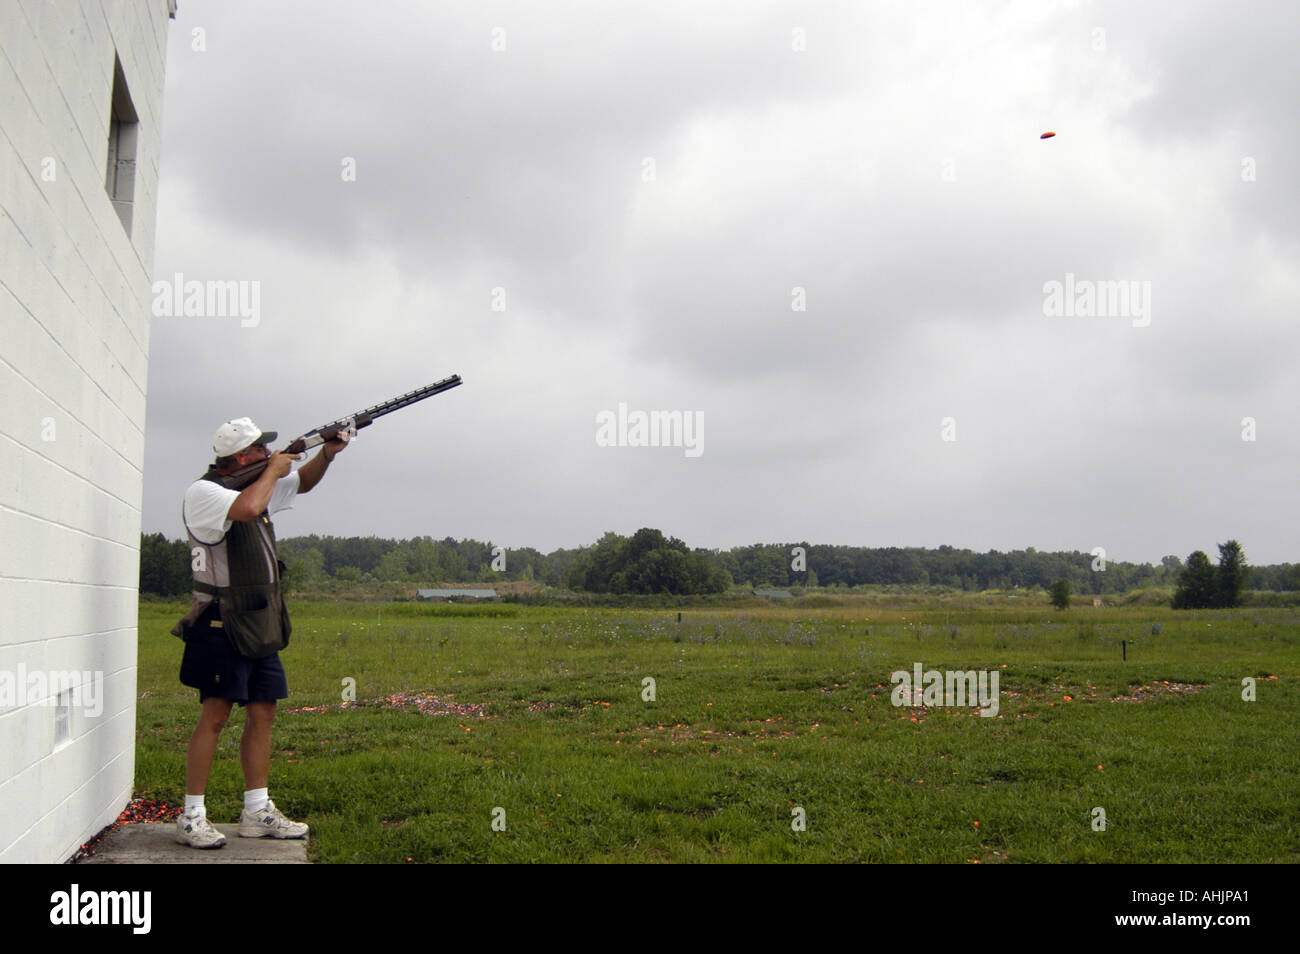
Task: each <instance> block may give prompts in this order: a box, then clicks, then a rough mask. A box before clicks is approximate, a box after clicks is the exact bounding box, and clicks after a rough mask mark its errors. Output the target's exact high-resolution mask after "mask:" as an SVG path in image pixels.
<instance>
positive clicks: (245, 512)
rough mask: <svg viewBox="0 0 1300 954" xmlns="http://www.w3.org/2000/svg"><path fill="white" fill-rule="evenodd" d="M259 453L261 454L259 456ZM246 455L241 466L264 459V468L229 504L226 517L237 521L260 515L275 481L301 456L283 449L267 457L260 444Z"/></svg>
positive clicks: (268, 502)
mask: <svg viewBox="0 0 1300 954" xmlns="http://www.w3.org/2000/svg"><path fill="white" fill-rule="evenodd" d="M259 453H260V455H261V456H259ZM246 456H247V458H248V459H247V460H243V461H242V463H240V466H241V467H243V466H247V465H248V464H255V463H257V461H259V460H265V461H266V470H264V471H262V473H261V474H259V475H258V477H257V480H255V481H253V482H252V483H251V484H249V485H248V486H247V487H245V488H244V490H243V491H242V492H241V493H240V495H239V497H238V498H236V500H235V502H234V503H232V504H231V505H230V510H229V512H228V513H227V514H226V519H227V520H234V521H237V522H239V523H246V522H247V521H249V520H256V519H257V518H258V517H260V516H261V515H262V511H264V510H265V509H266V508H267V506H268V505H270V503H271V494H272V493H273V492H274V491H275V482H276V481H277V480H279V479H280V478H281V477H284V476H286V475H287V474H288V473H289V470H290V467H291V465H292V464H293V462H294V461H295V460H298V459H299V458H300V457H301V455H299V454H286V453H285V452H284V451H276V452H275V453H274V454H271V455H270V456H269V457H267V456H266V448H265V447H262V446H261V445H260V444H259V445H258V446H257V447H255V448H252V449H250V450H249V452H248V454H247V455H246Z"/></svg>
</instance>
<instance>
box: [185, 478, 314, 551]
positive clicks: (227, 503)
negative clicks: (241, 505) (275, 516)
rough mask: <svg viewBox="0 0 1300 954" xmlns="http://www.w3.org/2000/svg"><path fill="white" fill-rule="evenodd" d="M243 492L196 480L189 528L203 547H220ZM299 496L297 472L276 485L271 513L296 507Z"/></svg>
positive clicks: (189, 495) (189, 494)
mask: <svg viewBox="0 0 1300 954" xmlns="http://www.w3.org/2000/svg"><path fill="white" fill-rule="evenodd" d="M239 494H240V491H238V490H230V489H228V488H226V487H223V486H221V485H220V484H218V483H216V482H215V481H211V480H196V481H194V483H192V484H190V487H189V489H188V490H186V491H185V506H184V514H185V525H186V526H187V527H189V529H190V532H191V533H193V534H194V538H195V539H196V540H198V541H199V542H200V543H209V544H212V543H220V542H221V538H222V537H223V536H225V535H226V531H227V530H229V529H230V526H231V524H232V523H233V521H231V520H229V519H227V514H229V513H230V508H231V506H232V505H233V504H234V503H235V501H236V500H237V499H238V498H239ZM297 496H298V472H297V471H296V470H295V471H293V472H292V473H291V474H288V475H287V476H284V477H281V478H280V479H279V480H277V481H276V482H275V489H274V490H272V491H271V502H270V503H269V504H267V506H266V509H267V512H268V513H278V512H279V511H281V510H289V509H291V508H292V507H293V499H294V498H295V497H297Z"/></svg>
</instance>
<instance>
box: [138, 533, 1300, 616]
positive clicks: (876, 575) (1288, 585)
mask: <svg viewBox="0 0 1300 954" xmlns="http://www.w3.org/2000/svg"><path fill="white" fill-rule="evenodd" d="M1230 542H1235V541H1230ZM279 546H280V557H281V559H282V560H284V562H285V564H286V565H287V567H288V570H287V572H286V576H285V580H286V583H287V584H288V585H290V586H306V585H313V584H320V583H325V582H329V581H338V582H340V583H374V582H397V583H410V584H418V585H422V586H431V585H433V584H434V583H438V582H445V583H453V582H454V583H464V582H483V583H492V582H500V581H503V580H535V581H537V582H540V583H543V584H545V585H547V586H551V587H554V588H556V589H571V590H580V591H587V592H597V593H655V592H665V591H667V592H674V593H711V592H720V590H719V587H721V588H722V589H726V588H728V587H729V586H731V585H733V584H738V585H741V586H746V587H768V586H775V587H790V586H805V585H807V586H845V587H848V586H860V585H864V584H904V585H932V586H945V587H950V588H952V589H961V590H968V591H979V590H989V589H1020V588H1023V589H1032V588H1034V587H1043V588H1044V589H1046V588H1047V587H1050V586H1051V584H1052V583H1053V582H1055V581H1056V580H1060V579H1064V580H1067V581H1068V582H1069V584H1070V587H1071V590H1072V591H1073V592H1075V593H1081V594H1094V595H1100V594H1102V593H1126V592H1129V591H1131V590H1134V589H1141V588H1144V587H1175V586H1178V585H1179V583H1180V582H1181V581H1182V580H1183V578H1184V576H1185V571H1187V570H1188V569H1189V567H1193V565H1194V568H1193V570H1192V575H1191V577H1190V578H1189V580H1190V581H1192V582H1191V583H1189V585H1191V586H1192V589H1191V590H1190V591H1189V596H1188V599H1192V600H1197V601H1199V600H1200V599H1202V598H1203V597H1202V596H1201V595H1200V594H1203V593H1204V592H1206V586H1207V584H1206V583H1205V570H1204V567H1202V566H1201V563H1200V560H1201V559H1202V558H1204V559H1205V565H1206V566H1209V560H1208V558H1205V554H1203V553H1200V551H1197V553H1200V557H1197V555H1196V553H1194V554H1192V555H1191V556H1189V557H1188V562H1187V564H1184V562H1183V561H1182V560H1181V559H1179V558H1178V557H1176V556H1166V557H1164V558H1163V559H1162V560H1161V561H1160V563H1159V565H1152V564H1149V563H1124V562H1117V561H1108V560H1104V558H1099V557H1097V556H1095V555H1094V554H1092V553H1081V552H1079V551H1077V550H1076V551H1073V552H1047V553H1040V552H1038V551H1037V550H1035V549H1034V548H1032V547H1030V548H1028V549H1025V550H1012V551H1010V552H1007V553H1000V552H998V551H997V550H989V551H988V552H987V553H977V552H975V551H972V550H959V549H956V548H954V547H951V546H941V547H938V548H936V549H925V548H921V547H851V546H829V545H825V544H810V543H807V542H802V543H781V544H763V543H758V544H753V545H750V546H743V547H735V548H732V549H730V550H706V549H700V548H691V547H689V546H687V545H686V544H685V543H684V542H683V541H681V540H679V539H677V538H676V537H667V536H665V535H664V534H663V533H662V532H661V531H659V530H654V529H650V528H643V529H642V530H639V531H637V532H636V533H635V534H633V535H632V536H631V537H625V536H622V535H620V534H617V533H613V532H610V533H606V534H605V535H604V536H602V537H601V538H600V540H598V541H596V542H595V543H594V544H592V545H591V546H588V547H578V548H575V549H559V550H554V551H552V552H551V553H548V554H543V553H541V552H540V551H538V550H536V549H533V548H532V547H521V548H511V549H506V548H503V547H500V546H497V545H495V544H493V543H491V542H490V541H489V542H483V541H479V540H471V539H467V540H455V539H453V538H452V537H445V538H443V539H441V540H435V539H433V538H431V537H414V538H412V539H409V540H389V539H383V538H379V537H332V536H317V535H315V534H313V535H311V536H305V537H290V538H287V539H285V540H282V541H280V545H279ZM1224 546H1227V544H1225V545H1224ZM1222 549H1223V548H1222V547H1221V548H1220V551H1221V552H1222ZM1242 560H1243V566H1244V557H1243V558H1242ZM1210 571H1211V574H1212V575H1213V572H1214V568H1213V567H1210ZM1250 572H1251V577H1250V582H1251V584H1252V586H1253V588H1254V589H1257V590H1274V591H1280V590H1300V564H1289V563H1284V564H1278V565H1274V566H1264V567H1253V568H1251V571H1250ZM190 579H191V576H190V553H189V547H188V545H187V544H186V542H185V541H183V540H170V541H169V540H168V539H167V538H166V537H165V536H164V535H163V534H161V533H154V534H147V535H141V538H140V591H141V592H142V593H151V594H156V595H159V596H183V595H184V594H186V593H188V592H189V590H190ZM1244 582H1245V580H1244V571H1243V577H1242V580H1241V585H1244ZM1217 585H1218V584H1216V586H1217ZM1216 592H1218V591H1217V590H1216ZM1216 598H1218V597H1216ZM1189 605H1190V604H1189Z"/></svg>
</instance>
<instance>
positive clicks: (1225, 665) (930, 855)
mask: <svg viewBox="0 0 1300 954" xmlns="http://www.w3.org/2000/svg"><path fill="white" fill-rule="evenodd" d="M291 609H292V612H293V616H294V627H295V628H294V635H293V640H292V643H291V645H290V647H289V649H288V650H286V652H285V653H284V654H283V659H284V663H285V668H286V670H287V671H288V675H289V685H290V689H291V692H292V695H291V697H290V698H289V699H288V700H286V702H285V703H283V704H282V707H281V712H280V715H279V716H278V717H277V722H276V727H275V730H274V735H273V745H274V755H273V760H272V765H271V794H272V797H274V798H275V799H276V802H277V804H278V805H279V806H280V807H281V808H283V809H284V810H285V811H286V813H288V814H289V815H290V816H291V817H293V818H296V819H300V820H303V821H306V822H308V823H309V824H310V825H311V827H312V839H311V853H312V857H313V858H314V860H316V861H318V862H402V863H405V862H407V861H408V860H409V861H412V862H429V861H504V862H525V861H533V862H546V861H692V862H693V861H744V862H754V861H814V862H815V861H822V862H827V861H830V862H846V861H866V862H917V861H926V862H952V863H965V862H971V861H979V862H982V863H990V862H998V861H1012V862H1233V861H1244V862H1276V861H1285V862H1291V861H1296V860H1297V859H1298V858H1300V832H1298V831H1297V819H1296V814H1295V811H1294V808H1295V804H1296V794H1297V788H1298V787H1300V786H1298V785H1297V780H1298V779H1300V692H1298V691H1297V677H1298V676H1300V612H1297V610H1295V609H1291V608H1247V609H1241V610H1224V611H1205V612H1197V613H1173V612H1172V611H1170V610H1168V609H1165V608H1161V607H1151V606H1134V607H1122V608H1108V609H1104V610H1092V609H1091V608H1089V609H1073V610H1070V611H1067V612H1065V613H1055V612H1053V611H1051V610H1050V609H1045V608H1042V607H1038V606H1024V607H1017V608H1015V609H1010V610H1009V609H1002V608H973V609H960V608H957V607H953V606H941V605H939V604H938V603H937V602H935V603H933V604H931V605H924V604H923V605H920V606H910V607H909V606H890V607H878V606H869V605H866V604H863V605H859V606H856V607H854V606H850V607H843V606H841V607H835V608H827V609H816V608H808V607H797V608H792V607H759V608H746V609H743V610H726V611H723V610H709V609H687V610H685V611H684V612H683V618H682V622H681V623H680V624H679V623H678V622H676V611H675V610H674V611H669V610H627V609H623V610H620V609H607V608H602V609H564V608H554V607H522V606H512V605H500V604H498V605H492V606H483V607H472V606H451V607H437V608H435V607H428V606H417V605H413V604H330V603H313V604H306V603H297V604H295V605H294V606H293V607H291ZM183 610H184V607H182V606H180V605H168V604H156V603H142V604H141V609H140V668H139V691H140V694H141V698H140V701H139V709H138V716H137V726H138V745H137V750H136V787H137V794H139V795H144V796H150V797H154V798H162V799H167V800H169V801H173V802H179V801H180V799H181V796H182V794H183V791H182V789H183V781H184V758H185V746H186V743H187V741H188V738H189V735H190V733H191V732H192V730H193V725H194V720H195V718H196V717H197V713H198V702H197V693H195V692H194V691H193V690H191V689H187V688H185V687H183V686H181V685H180V684H179V682H178V681H177V678H176V674H177V671H178V669H179V665H180V654H181V644H180V643H179V642H178V641H177V640H176V639H175V638H174V637H172V636H171V635H170V634H168V632H167V630H168V628H169V627H170V626H171V624H172V623H173V622H174V621H175V620H176V619H177V618H178V617H179V616H180V615H181V614H182V613H183ZM1153 623H1158V624H1159V628H1160V632H1159V633H1156V632H1154V631H1153V630H1154V629H1155V627H1153V625H1152V624H1153ZM1121 640H1124V641H1126V643H1127V653H1128V659H1127V661H1123V660H1121ZM915 662H920V663H922V664H923V666H924V668H926V669H932V668H933V669H941V670H943V669H960V670H969V669H976V670H979V669H988V670H991V671H992V670H996V671H997V672H998V673H999V674H1000V678H1001V686H1000V688H1001V690H1002V696H1001V700H1000V711H999V714H998V717H996V718H981V717H980V716H978V715H977V714H975V712H974V711H973V710H971V709H960V710H958V709H954V708H930V709H921V708H916V709H913V708H910V707H895V706H893V705H892V704H891V701H890V690H891V689H892V686H891V684H890V678H889V677H890V672H891V671H893V670H895V669H906V670H909V671H910V670H911V668H912V665H913V663H915ZM1003 667H1005V668H1003ZM1246 676H1253V677H1256V679H1257V680H1258V681H1257V688H1256V692H1257V700H1256V701H1255V702H1244V701H1243V700H1242V687H1241V681H1242V678H1243V677H1246ZM1268 676H1277V677H1278V678H1276V679H1269V678H1267V677H1268ZM646 677H650V678H653V679H654V681H655V689H656V699H655V701H653V702H649V701H644V700H643V698H642V692H643V688H642V686H643V683H642V680H643V679H645V678H646ZM345 678H351V679H354V680H355V685H356V696H357V699H358V700H359V701H365V700H374V699H379V698H381V697H385V696H390V695H392V694H394V693H399V692H433V693H435V694H437V695H438V696H439V697H441V698H443V699H444V700H446V699H448V698H449V697H451V698H452V699H453V700H454V702H456V703H460V704H477V705H482V706H483V707H484V710H483V711H484V712H485V715H484V716H482V717H474V716H467V715H459V714H452V715H438V716H430V715H425V714H422V713H420V712H418V711H415V710H414V709H413V708H412V709H408V710H399V709H390V708H385V707H384V706H382V705H366V706H359V707H355V708H350V709H337V708H336V709H328V710H324V711H316V712H290V711H288V710H290V709H294V708H300V707H306V706H313V707H321V706H332V705H337V704H339V703H340V701H341V693H342V691H343V687H344V679H345ZM1165 681H1168V682H1169V683H1171V684H1176V685H1174V686H1173V687H1172V689H1171V688H1170V687H1166V686H1165V685H1164V682H1165ZM1177 684H1184V685H1193V686H1203V687H1204V688H1202V689H1200V690H1199V691H1195V692H1178V691H1173V690H1176V689H1178V685H1177ZM1143 686H1147V687H1153V688H1152V689H1149V690H1147V691H1146V692H1144V693H1142V698H1143V701H1140V702H1130V701H1111V700H1112V699H1113V698H1114V697H1122V696H1127V695H1128V694H1129V693H1130V692H1131V691H1132V690H1136V689H1138V688H1139V687H1143ZM1013 694H1014V695H1013ZM1066 695H1069V696H1071V697H1072V700H1070V701H1067V700H1065V698H1064V697H1065V696H1066ZM914 718H915V720H916V721H913V719H914ZM241 725H242V715H239V714H238V710H237V714H236V715H235V716H234V717H233V718H232V720H231V725H230V726H228V727H227V729H226V731H225V733H224V735H223V741H222V744H221V747H220V748H219V750H218V754H217V762H216V765H215V766H214V769H213V774H212V778H211V781H210V783H209V786H208V804H209V813H210V815H211V816H212V817H214V818H215V819H216V820H218V821H224V820H228V819H227V816H230V818H233V817H234V816H235V815H236V814H237V811H238V805H239V803H240V798H241V793H242V789H243V783H242V778H241V776H240V772H239V765H238V737H239V730H240V727H241ZM1099 766H1100V768H1099ZM796 807H799V808H802V809H803V810H804V813H805V815H806V822H807V828H806V830H805V831H793V830H792V828H791V821H792V811H793V810H794V809H795V808H796ZM1095 807H1101V808H1103V809H1104V810H1105V814H1106V829H1105V831H1094V830H1093V826H1092V811H1093V809H1094V808H1095ZM495 808H501V809H504V820H505V825H506V828H505V830H504V831H494V830H493V828H492V824H491V823H492V819H493V810H494V809H495ZM976 822H978V823H979V824H978V825H976V824H975V823H976Z"/></svg>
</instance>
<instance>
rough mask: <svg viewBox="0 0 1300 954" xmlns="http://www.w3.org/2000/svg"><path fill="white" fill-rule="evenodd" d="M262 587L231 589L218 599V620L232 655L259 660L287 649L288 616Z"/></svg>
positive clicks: (282, 602) (277, 596)
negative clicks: (222, 624)
mask: <svg viewBox="0 0 1300 954" xmlns="http://www.w3.org/2000/svg"><path fill="white" fill-rule="evenodd" d="M267 590H268V587H267V586H265V585H262V584H258V585H254V586H232V587H230V588H229V590H228V592H227V593H226V594H225V595H223V596H222V597H221V618H222V619H223V620H225V623H226V633H227V635H228V636H229V637H230V642H231V644H232V645H233V646H234V647H235V651H236V652H238V653H239V654H240V655H241V656H244V657H246V658H248V659H261V658H262V657H264V656H270V655H271V654H272V653H277V652H279V651H280V650H281V649H284V647H285V646H287V645H289V627H288V622H289V620H288V613H287V612H286V611H285V609H284V601H283V600H282V599H281V598H280V596H279V594H277V593H274V592H272V593H268V592H267Z"/></svg>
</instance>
